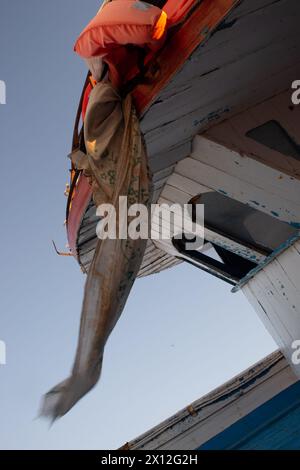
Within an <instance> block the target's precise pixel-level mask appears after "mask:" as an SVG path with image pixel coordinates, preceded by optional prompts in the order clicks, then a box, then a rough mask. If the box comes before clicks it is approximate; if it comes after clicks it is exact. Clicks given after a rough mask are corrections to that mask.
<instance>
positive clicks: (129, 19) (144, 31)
mask: <svg viewBox="0 0 300 470" xmlns="http://www.w3.org/2000/svg"><path fill="white" fill-rule="evenodd" d="M166 25H167V15H166V13H165V12H163V11H162V10H161V9H160V8H158V7H155V6H153V5H150V4H149V3H146V2H141V1H136V0H114V1H112V2H110V3H108V4H107V5H105V6H104V8H102V9H101V10H100V11H99V12H98V14H97V15H96V16H95V18H94V19H93V20H92V21H91V22H90V23H89V24H88V26H87V27H86V28H85V29H84V30H83V32H82V33H81V34H80V36H79V38H78V40H77V42H76V44H75V51H76V52H77V53H78V54H79V55H80V56H81V57H83V58H90V57H95V56H100V55H103V56H104V55H106V54H107V53H109V52H110V51H111V50H112V49H114V48H117V47H119V46H125V45H127V44H133V45H136V46H141V47H145V46H148V47H149V48H150V49H156V48H159V47H160V46H161V45H162V43H163V41H164V38H165V33H166Z"/></svg>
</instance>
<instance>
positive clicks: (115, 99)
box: [41, 83, 150, 421]
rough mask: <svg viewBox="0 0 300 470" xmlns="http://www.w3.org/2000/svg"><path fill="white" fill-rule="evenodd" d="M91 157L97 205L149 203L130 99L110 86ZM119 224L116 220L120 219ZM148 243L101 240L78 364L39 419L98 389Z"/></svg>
mask: <svg viewBox="0 0 300 470" xmlns="http://www.w3.org/2000/svg"><path fill="white" fill-rule="evenodd" d="M84 130H85V142H86V148H87V151H88V154H87V156H84V157H82V158H81V159H80V164H81V168H82V169H84V171H85V173H86V174H87V175H88V176H89V178H90V181H91V184H92V189H93V197H94V200H95V202H96V204H97V205H99V204H102V203H112V204H113V205H114V206H115V207H117V206H118V198H119V196H128V204H134V203H143V204H146V205H148V204H149V201H150V178H149V174H148V168H147V160H146V153H145V149H144V145H143V140H142V136H141V132H140V127H139V121H138V118H137V116H136V113H135V110H134V107H133V105H132V100H131V96H129V95H128V96H127V97H126V98H125V100H124V101H123V102H122V101H121V99H120V97H119V96H118V94H117V93H116V91H115V90H114V89H113V88H112V87H111V85H109V84H107V83H98V84H97V85H96V87H95V88H94V89H93V91H92V93H91V97H90V102H89V105H88V109H87V114H86V118H85V129H84ZM117 220H118V217H117ZM146 243H147V240H140V239H138V240H131V239H126V240H123V239H122V240H120V239H118V238H117V239H116V240H112V239H106V240H99V241H98V245H97V247H96V251H95V255H94V259H93V262H92V264H91V267H90V269H89V274H88V277H87V281H86V285H85V292H84V300H83V306H82V314H81V325H80V333H79V341H78V347H77V353H76V358H75V362H74V366H73V370H72V373H71V375H70V377H69V378H68V379H66V380H65V381H64V382H62V383H60V384H58V385H57V386H56V387H54V388H53V389H52V390H50V391H49V392H48V393H47V394H46V395H45V397H44V402H43V405H42V409H41V414H42V415H44V416H48V417H50V418H51V419H52V420H53V421H54V420H55V419H57V418H59V417H61V416H63V415H64V414H65V413H67V412H68V411H69V410H70V409H71V408H72V407H73V406H74V405H75V403H76V402H77V401H78V400H80V399H81V398H82V397H83V396H84V395H85V394H86V393H87V392H88V391H89V390H91V388H93V386H94V385H95V384H96V383H97V381H98V379H99V377H100V373H101V367H102V359H103V353H104V347H105V344H106V342H107V339H108V337H109V335H110V333H111V332H112V330H113V328H114V326H115V325H116V323H117V321H118V319H119V318H120V315H121V313H122V311H123V309H124V306H125V303H126V301H127V298H128V295H129V293H130V290H131V288H132V285H133V283H134V281H135V278H136V276H137V274H138V271H139V269H140V265H141V262H142V259H143V256H144V252H145V248H146Z"/></svg>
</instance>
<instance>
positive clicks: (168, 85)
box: [67, 0, 300, 377]
mask: <svg viewBox="0 0 300 470" xmlns="http://www.w3.org/2000/svg"><path fill="white" fill-rule="evenodd" d="M299 20H300V3H299V1H298V0H277V1H274V0H240V1H237V0H202V1H196V0H195V2H194V3H193V5H192V8H191V10H190V12H189V14H188V15H187V17H186V18H185V20H184V22H183V23H182V24H181V25H180V26H179V27H178V28H177V29H176V31H175V32H174V33H173V34H172V36H171V37H170V38H169V39H168V41H167V42H166V44H165V46H164V48H163V49H162V50H161V51H160V52H159V54H158V55H157V56H156V57H155V59H154V60H153V63H152V64H150V67H149V68H148V71H147V81H146V82H145V83H144V84H140V85H138V86H136V88H135V89H134V90H133V97H134V100H135V104H136V107H137V109H138V112H139V115H140V122H141V129H142V132H143V134H144V137H145V141H146V145H147V152H148V158H149V164H150V168H151V170H152V172H153V181H154V189H155V191H154V195H153V202H157V201H158V202H160V203H163V202H167V203H181V204H184V203H187V202H189V203H192V204H197V203H203V204H204V205H205V245H204V247H203V249H201V250H195V251H186V250H185V248H184V246H183V245H182V244H181V243H179V242H175V241H174V240H155V241H152V240H150V241H149V242H148V246H147V249H146V253H145V256H144V259H143V263H142V267H141V269H140V273H139V276H147V275H150V274H153V273H157V272H160V271H162V270H165V269H167V268H171V267H172V266H174V265H176V264H178V263H180V262H189V263H192V264H193V265H195V266H196V267H198V268H200V269H203V270H205V271H207V272H209V273H211V274H212V275H214V276H217V277H219V278H221V279H223V280H224V281H226V282H228V283H230V284H231V285H233V290H234V291H237V290H238V289H241V290H242V291H243V292H244V293H245V295H246V296H247V298H248V299H249V301H250V302H251V304H252V305H253V306H254V308H255V310H256V312H257V313H258V315H259V316H260V318H261V319H262V321H263V323H264V324H265V326H266V327H267V329H268V331H269V332H270V333H271V334H272V336H273V337H274V339H275V340H276V341H277V344H278V346H279V348H280V349H281V351H282V353H283V354H284V356H285V358H286V361H287V362H288V363H289V364H290V366H291V367H292V369H293V371H294V373H295V374H296V375H297V376H298V377H300V366H299V364H297V363H295V361H294V360H293V352H294V351H295V347H297V346H295V345H296V343H295V341H298V340H299V339H300V280H299V279H300V277H299V269H300V242H299V229H300V181H299V180H300V127H299V124H298V123H299V122H300V106H298V100H297V87H298V86H299V84H300V83H298V84H297V82H296V81H297V80H298V79H300V62H299V57H300V41H299V39H298V28H299ZM95 211H96V209H95V206H94V205H93V202H92V200H91V191H90V187H89V185H88V182H87V180H86V179H85V177H84V176H83V175H81V174H77V173H74V172H73V173H72V181H71V191H70V194H69V199H68V207H67V232H68V240H69V245H70V249H71V252H72V254H73V255H74V257H76V259H77V261H78V262H79V264H80V266H81V267H82V269H83V270H84V271H86V272H87V271H88V269H89V266H90V263H91V260H92V258H93V254H94V250H95V246H96V243H97V239H96V230H95V227H96V224H97V221H98V218H97V217H96V213H95ZM195 222H197V221H195ZM155 223H156V222H155V220H154V221H153V224H154V226H155Z"/></svg>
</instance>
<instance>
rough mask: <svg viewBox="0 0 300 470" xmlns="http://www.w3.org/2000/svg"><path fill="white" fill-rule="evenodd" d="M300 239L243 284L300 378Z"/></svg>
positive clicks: (249, 298) (247, 295)
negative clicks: (298, 345) (298, 356)
mask: <svg viewBox="0 0 300 470" xmlns="http://www.w3.org/2000/svg"><path fill="white" fill-rule="evenodd" d="M299 267H300V241H297V242H296V243H295V245H294V246H293V247H290V248H287V250H286V251H284V252H283V253H281V254H280V255H279V256H278V257H277V258H275V259H274V260H273V261H272V262H271V263H270V264H268V265H267V266H265V268H264V269H262V270H261V271H260V272H258V273H257V274H256V275H255V277H254V278H253V279H251V280H250V281H248V283H247V284H246V285H245V286H244V287H242V291H243V292H244V294H245V295H246V297H247V299H248V300H249V301H250V303H251V304H252V305H253V307H254V308H255V310H256V312H257V313H258V315H259V317H260V318H261V320H262V322H263V323H264V325H265V327H266V328H267V330H268V331H269V332H270V333H271V335H272V336H273V338H274V340H275V341H276V342H277V344H278V346H279V347H280V349H281V350H282V352H283V354H284V355H285V357H286V359H287V361H288V362H289V363H290V365H291V367H292V368H293V370H294V371H295V373H296V374H297V376H298V377H300V365H297V364H294V363H293V362H292V355H293V352H294V351H295V349H293V348H292V343H293V341H295V340H300V276H299Z"/></svg>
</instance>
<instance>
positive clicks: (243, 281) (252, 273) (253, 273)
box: [231, 231, 300, 294]
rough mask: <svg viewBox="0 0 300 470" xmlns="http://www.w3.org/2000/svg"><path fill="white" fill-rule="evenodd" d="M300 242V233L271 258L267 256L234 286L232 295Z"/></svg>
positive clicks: (282, 245) (280, 247) (279, 248)
mask: <svg viewBox="0 0 300 470" xmlns="http://www.w3.org/2000/svg"><path fill="white" fill-rule="evenodd" d="M298 240H300V231H299V232H298V233H297V235H294V236H293V237H291V238H289V239H288V240H287V241H286V242H284V243H282V244H281V245H280V246H279V247H278V248H277V249H276V250H274V251H273V252H272V253H271V254H270V255H269V256H267V257H266V258H265V259H264V260H263V261H262V262H261V263H259V264H258V265H257V266H255V268H253V269H251V271H249V273H248V274H247V275H246V276H245V277H243V279H241V280H240V282H239V283H238V284H237V285H236V286H234V288H233V289H232V291H231V292H232V293H233V294H235V293H236V292H238V291H239V290H240V289H241V288H242V287H244V286H245V285H246V284H247V283H248V282H249V281H250V279H253V277H254V276H256V274H257V273H259V272H260V271H261V270H262V269H263V268H265V267H266V266H267V265H268V264H270V263H271V262H272V261H273V260H274V259H275V258H277V257H278V256H279V255H280V254H281V253H283V252H284V251H285V250H287V249H288V248H290V247H291V246H293V245H294V244H295V243H296V242H297V241H298Z"/></svg>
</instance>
